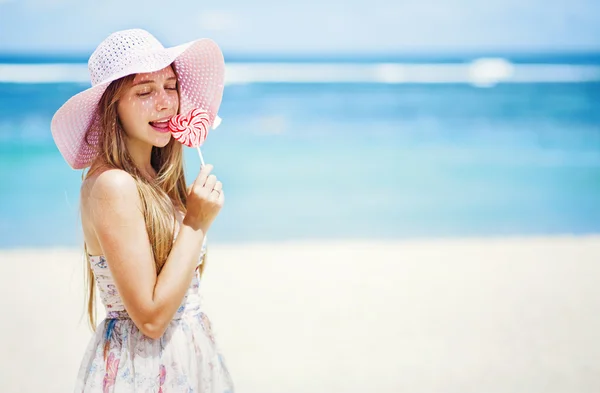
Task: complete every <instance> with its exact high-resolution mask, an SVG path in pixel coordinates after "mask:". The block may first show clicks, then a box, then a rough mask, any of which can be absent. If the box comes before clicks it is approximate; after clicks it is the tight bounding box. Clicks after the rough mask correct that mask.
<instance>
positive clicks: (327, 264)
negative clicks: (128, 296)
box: [0, 237, 600, 393]
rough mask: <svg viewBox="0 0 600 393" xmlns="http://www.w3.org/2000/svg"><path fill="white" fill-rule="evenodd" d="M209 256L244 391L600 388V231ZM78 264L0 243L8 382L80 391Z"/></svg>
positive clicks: (219, 250) (208, 289)
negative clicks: (598, 233) (580, 234)
mask: <svg viewBox="0 0 600 393" xmlns="http://www.w3.org/2000/svg"><path fill="white" fill-rule="evenodd" d="M209 252H210V255H209V265H208V267H207V269H206V275H205V280H204V282H203V291H204V304H205V309H206V311H207V313H208V315H209V317H210V318H211V320H212V322H213V327H214V328H215V330H216V333H217V340H218V342H219V345H220V347H221V349H222V352H223V353H224V355H225V358H226V360H227V362H228V364H229V368H230V371H231V373H232V375H233V378H234V381H235V383H236V388H237V391H238V392H251V393H254V392H256V393H258V392H260V393H268V392H273V393H292V392H302V393H306V392H311V393H316V392H378V393H381V392H400V391H404V392H411V393H415V392H444V393H447V392H460V393H466V392H487V393H489V392H499V393H509V392H519V393H520V392H527V393H531V392H545V393H548V392H569V393H574V392H577V393H582V392H600V280H599V279H600V237H579V238H576V237H573V238H571V237H561V238H530V239H498V240H493V239H492V240H477V239H474V240H473V239H468V240H452V241H450V240H447V241H446V240H444V241H441V240H440V241H410V242H380V243H378V242H360V241H347V242H337V243H336V242H326V243H317V242H313V243H290V244H274V245H268V244H254V245H212V246H211V247H210V249H209ZM82 272H83V270H82V260H81V259H80V253H79V250H37V251H34V250H18V251H0V307H1V309H2V313H1V323H0V354H1V355H0V392H10V393H13V392H44V393H53V392H61V393H62V392H70V391H72V387H73V383H74V378H75V374H76V372H77V368H78V367H79V361H80V357H81V356H82V354H83V350H84V347H85V346H86V344H87V340H88V339H89V337H90V334H91V333H90V331H89V329H88V327H87V324H86V321H85V319H84V318H82V316H83V306H84V305H83V286H82ZM99 316H101V317H102V316H103V313H102V312H101V313H100V315H99Z"/></svg>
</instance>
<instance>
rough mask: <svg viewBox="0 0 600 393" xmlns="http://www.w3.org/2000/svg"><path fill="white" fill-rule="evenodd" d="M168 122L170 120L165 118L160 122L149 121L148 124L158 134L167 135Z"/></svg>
mask: <svg viewBox="0 0 600 393" xmlns="http://www.w3.org/2000/svg"><path fill="white" fill-rule="evenodd" d="M169 120H171V118H170V117H167V118H164V119H161V120H156V121H151V122H149V123H148V124H150V126H151V127H152V128H154V130H156V131H158V132H162V133H167V132H169Z"/></svg>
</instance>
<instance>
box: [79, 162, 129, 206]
mask: <svg viewBox="0 0 600 393" xmlns="http://www.w3.org/2000/svg"><path fill="white" fill-rule="evenodd" d="M81 188H82V197H86V198H90V199H94V200H96V199H107V198H108V199H113V200H114V199H125V200H127V199H129V200H136V199H138V198H137V197H138V193H137V186H136V184H135V179H134V178H133V176H131V175H130V174H129V173H127V172H125V171H123V170H121V169H106V170H103V171H101V172H99V173H97V174H94V175H93V176H90V177H89V178H88V179H86V180H85V181H84V183H83V184H82V187H81Z"/></svg>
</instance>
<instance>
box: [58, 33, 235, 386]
mask: <svg viewBox="0 0 600 393" xmlns="http://www.w3.org/2000/svg"><path fill="white" fill-rule="evenodd" d="M88 65H89V70H90V74H91V81H92V87H91V88H90V89H87V90H86V91H84V92H82V93H79V94H77V95H75V96H73V97H72V98H71V99H69V100H68V101H67V102H66V103H65V104H64V105H63V106H62V107H61V108H60V109H59V110H58V111H57V112H56V114H55V115H54V117H53V119H52V125H51V129H52V135H53V137H54V140H55V142H56V144H57V146H58V148H59V150H60V152H61V154H62V155H63V157H64V158H65V160H66V161H67V162H68V163H69V165H70V166H71V167H72V168H74V169H83V168H88V167H89V171H88V172H87V173H86V174H85V176H84V180H83V183H82V186H81V220H82V227H83V234H84V239H85V250H86V256H87V261H86V263H87V265H88V267H87V270H88V274H89V275H88V284H89V288H88V289H89V294H88V312H89V319H90V323H91V325H92V326H93V327H94V326H96V321H95V318H94V310H95V304H94V293H95V289H96V286H97V287H98V290H99V293H100V295H101V299H102V302H103V304H104V306H105V309H106V313H107V315H106V318H105V319H104V320H103V321H101V322H100V323H99V324H98V326H97V328H96V329H95V334H94V336H93V337H92V339H91V340H90V343H89V345H88V348H87V350H86V352H85V354H84V356H83V359H82V362H81V366H80V369H79V374H78V377H77V381H76V388H75V390H76V392H132V393H133V392H136V393H140V392H165V393H166V392H232V391H233V383H232V380H231V377H230V375H229V373H228V371H227V367H226V365H225V362H224V360H223V358H222V356H221V355H220V353H219V350H218V347H217V345H216V343H215V340H214V336H213V334H212V331H211V325H210V321H209V319H208V318H207V316H206V315H205V314H204V313H203V311H202V308H201V305H200V298H199V284H200V277H201V276H202V271H203V267H204V264H205V258H206V241H205V237H206V233H207V232H208V230H209V228H210V226H211V224H212V222H213V221H214V219H215V218H216V216H217V215H218V213H219V211H220V209H221V207H222V206H223V201H224V193H223V186H222V184H221V182H220V181H218V180H217V178H216V177H215V176H214V175H213V174H211V171H212V169H213V168H212V166H211V165H205V166H203V167H202V168H201V169H200V173H199V175H198V177H197V178H196V179H195V181H194V182H193V184H192V185H191V186H190V187H189V188H188V187H186V182H185V178H184V171H183V151H182V145H181V144H180V143H179V142H177V141H176V140H175V139H174V138H173V137H172V136H171V133H170V132H169V128H168V122H169V120H170V119H171V117H173V116H175V115H176V114H178V113H184V112H187V111H189V110H191V109H193V108H199V109H201V110H203V111H206V112H207V113H208V116H209V119H210V124H211V125H212V124H214V122H215V119H217V111H218V108H219V106H220V103H221V98H222V93H223V79H224V60H223V55H222V53H221V51H220V49H219V47H218V46H217V45H216V44H215V43H214V42H213V41H211V40H208V39H201V40H197V41H194V42H191V43H187V44H184V45H180V46H176V47H173V48H164V47H163V46H162V45H161V44H160V43H159V42H158V40H156V38H154V37H153V36H152V35H151V34H150V33H148V32H146V31H144V30H139V29H133V30H125V31H119V32H116V33H113V34H111V35H110V36H109V37H108V38H106V39H105V40H104V41H103V42H102V43H101V44H100V45H99V46H98V48H97V49H96V50H95V51H94V53H93V54H92V55H91V57H90V59H89V62H88Z"/></svg>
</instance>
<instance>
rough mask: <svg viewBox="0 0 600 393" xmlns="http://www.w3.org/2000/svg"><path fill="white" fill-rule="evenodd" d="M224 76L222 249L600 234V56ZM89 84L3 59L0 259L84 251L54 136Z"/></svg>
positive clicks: (424, 61)
mask: <svg viewBox="0 0 600 393" xmlns="http://www.w3.org/2000/svg"><path fill="white" fill-rule="evenodd" d="M226 61H227V71H226V86H225V91H224V96H223V101H222V104H221V107H220V111H219V115H220V117H221V118H222V119H223V122H222V123H221V125H220V127H219V128H217V129H216V130H214V131H212V132H211V133H210V134H209V136H208V139H207V140H206V142H205V144H204V145H203V147H202V153H203V157H204V159H205V161H206V162H207V163H211V164H213V165H214V167H215V169H214V173H215V174H216V175H217V176H218V177H219V179H220V180H221V181H222V182H223V185H224V191H225V196H226V197H225V205H224V207H223V209H222V211H221V213H220V214H219V216H218V218H217V219H216V221H215V223H214V225H213V227H212V228H211V229H210V232H209V237H210V238H211V241H215V242H222V243H238V242H281V241H297V240H325V241H329V240H336V239H344V240H348V239H351V240H352V239H373V240H397V239H414V238H449V237H451V238H452V237H490V236H547V235H586V234H594V233H599V232H600V54H597V53H576V54H574V53H571V54H522V53H521V54H510V53H509V54H506V53H504V54H493V53H492V54H468V55H466V54H453V55H447V54H446V55H421V56H396V55H382V56H373V57H364V56H363V57H358V56H345V57H337V58H336V57H323V56H314V57H285V58H278V57H265V56H263V57H250V56H246V57H235V56H229V57H228V56H226ZM89 86H90V84H89V77H88V73H87V66H86V58H85V56H65V55H48V54H39V55H31V54H29V55H15V54H4V55H0V248H42V247H81V246H82V242H83V237H82V234H81V225H80V216H79V187H80V185H81V176H82V172H81V171H76V170H73V169H71V168H70V167H69V166H68V165H67V164H66V162H65V161H64V160H63V158H62V157H61V155H60V153H59V151H58V149H57V148H56V145H55V144H54V141H53V139H52V135H51V133H50V121H51V118H52V116H53V114H54V112H55V111H56V110H57V109H58V108H59V107H60V106H61V105H62V104H63V103H64V102H65V101H66V100H67V99H68V98H69V97H71V96H72V95H74V94H77V93H78V92H81V91H83V90H84V89H86V88H88V87H89ZM199 167H200V161H199V158H198V154H197V151H196V150H195V149H190V148H185V173H186V180H187V181H188V183H190V182H191V181H193V179H194V178H195V176H196V175H197V174H198V171H199Z"/></svg>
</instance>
